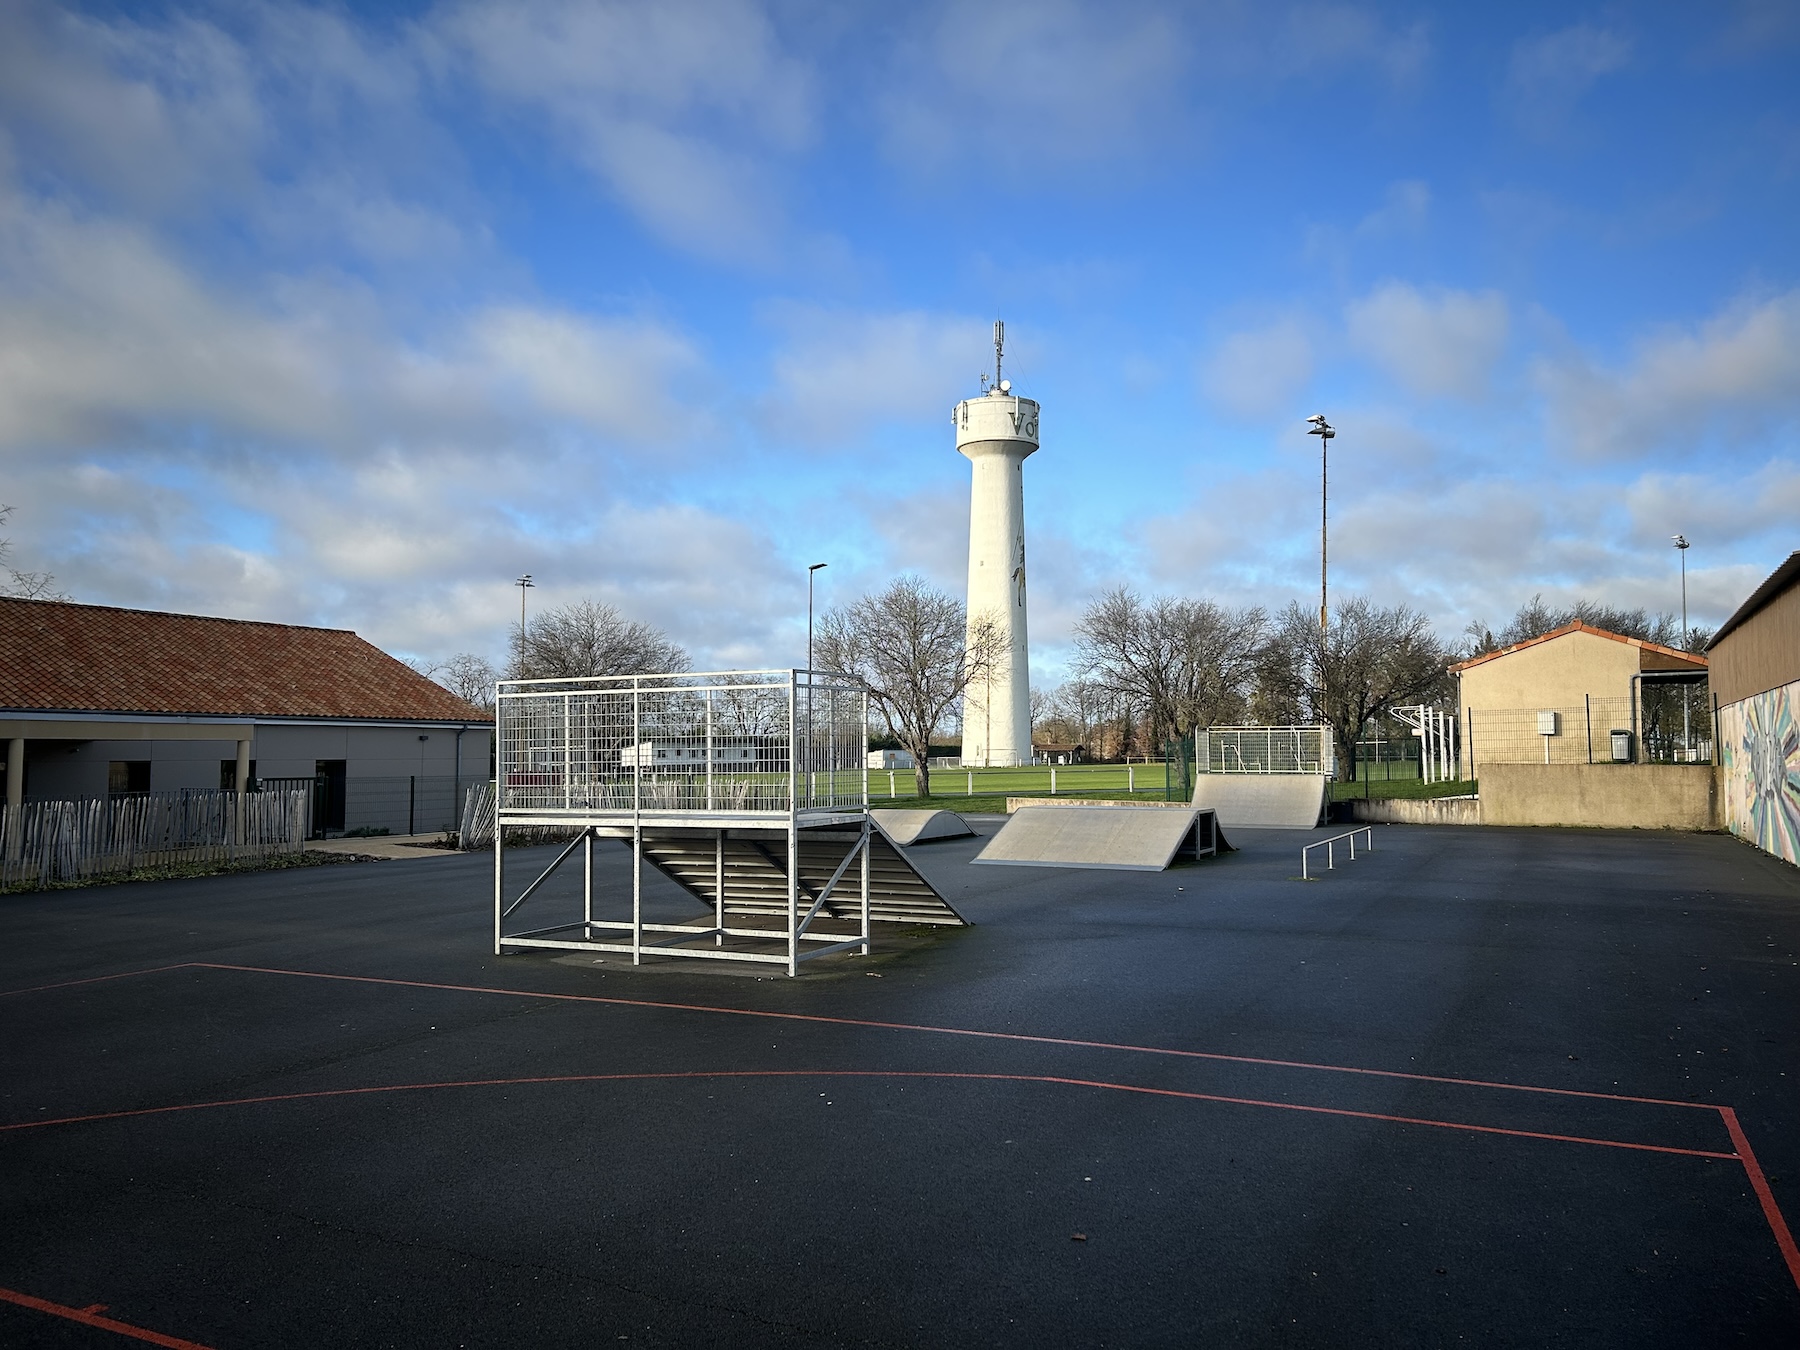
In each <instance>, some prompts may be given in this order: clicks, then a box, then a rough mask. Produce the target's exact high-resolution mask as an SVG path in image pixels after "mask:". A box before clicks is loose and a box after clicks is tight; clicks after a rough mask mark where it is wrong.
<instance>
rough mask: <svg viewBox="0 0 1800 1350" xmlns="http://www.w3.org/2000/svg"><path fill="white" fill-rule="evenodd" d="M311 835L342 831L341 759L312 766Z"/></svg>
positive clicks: (328, 760)
mask: <svg viewBox="0 0 1800 1350" xmlns="http://www.w3.org/2000/svg"><path fill="white" fill-rule="evenodd" d="M313 768H314V771H315V774H316V777H315V778H314V779H313V833H314V834H315V835H324V834H326V833H328V832H329V831H332V830H336V831H338V833H340V834H341V833H343V830H344V769H345V761H343V760H341V759H321V760H317V761H315V762H314V765H313Z"/></svg>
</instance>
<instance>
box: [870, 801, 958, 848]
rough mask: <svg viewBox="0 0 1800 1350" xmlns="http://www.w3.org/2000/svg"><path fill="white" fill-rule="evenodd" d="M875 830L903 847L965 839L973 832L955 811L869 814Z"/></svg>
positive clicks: (879, 812)
mask: <svg viewBox="0 0 1800 1350" xmlns="http://www.w3.org/2000/svg"><path fill="white" fill-rule="evenodd" d="M869 819H870V820H872V821H874V822H875V827H876V828H877V829H878V830H880V831H881V832H882V833H883V834H885V835H886V836H887V837H888V838H889V839H891V840H892V841H893V842H894V843H896V844H900V845H902V846H907V845H911V844H930V843H935V842H936V841H937V840H939V839H967V838H968V837H969V836H970V835H972V834H974V833H975V829H974V827H973V826H972V825H970V824H969V822H968V821H966V820H964V819H963V818H962V817H961V816H959V815H957V814H956V812H954V811H873V810H872V811H870V812H869Z"/></svg>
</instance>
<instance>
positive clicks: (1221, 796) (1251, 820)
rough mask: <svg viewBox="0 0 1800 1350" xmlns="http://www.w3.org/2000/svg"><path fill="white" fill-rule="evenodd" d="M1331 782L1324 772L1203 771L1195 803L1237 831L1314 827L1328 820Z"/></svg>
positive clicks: (1195, 794)
mask: <svg viewBox="0 0 1800 1350" xmlns="http://www.w3.org/2000/svg"><path fill="white" fill-rule="evenodd" d="M1330 782H1331V780H1330V779H1329V778H1328V777H1327V776H1326V775H1324V774H1322V773H1202V774H1198V775H1196V776H1195V779H1194V802H1193V804H1194V805H1195V806H1202V807H1207V808H1209V809H1210V810H1213V811H1216V812H1217V813H1218V816H1219V823H1220V824H1221V825H1225V826H1228V827H1230V828H1231V829H1234V830H1239V829H1253V830H1255V829H1274V830H1310V829H1313V828H1314V827H1315V826H1318V825H1322V824H1324V822H1325V793H1326V789H1327V788H1328V787H1329V785H1330Z"/></svg>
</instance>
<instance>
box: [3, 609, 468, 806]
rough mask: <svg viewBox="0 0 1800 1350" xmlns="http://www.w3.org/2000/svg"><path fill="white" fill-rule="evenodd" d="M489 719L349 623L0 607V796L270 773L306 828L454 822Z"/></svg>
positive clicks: (225, 782)
mask: <svg viewBox="0 0 1800 1350" xmlns="http://www.w3.org/2000/svg"><path fill="white" fill-rule="evenodd" d="M492 733H493V717H492V715H491V714H489V713H486V712H484V711H482V710H481V709H480V708H477V707H475V706H473V705H472V704H468V703H464V702H463V701H462V700H461V699H459V698H457V697H455V696H454V695H453V694H451V693H450V692H449V691H448V690H446V689H444V688H442V687H440V686H439V685H437V684H435V683H433V682H432V681H431V680H428V679H426V678H425V677H424V676H422V675H420V674H419V673H418V672H416V671H414V670H413V669H411V668H410V667H409V666H407V665H405V664H404V663H403V662H400V661H397V660H395V659H394V658H393V657H391V656H389V655H387V654H386V653H385V652H383V651H381V650H380V649H378V648H376V647H374V646H372V645H370V644H369V643H367V642H365V641H363V640H362V639H361V638H359V637H357V636H356V634H355V633H352V632H348V631H345V630H341V629H333V628H305V627H300V626H298V625H293V624H274V623H253V622H246V621H243V620H238V619H214V618H206V617H202V616H199V615H191V614H163V613H157V612H154V611H147V610H133V609H114V608H110V607H106V606H101V605H73V604H62V603H56V602H50V601H41V600H12V599H0V743H4V745H5V748H6V755H5V763H4V766H3V767H0V777H3V779H4V792H5V798H4V799H5V801H7V802H8V803H9V804H17V803H19V802H20V801H40V800H54V799H80V798H91V797H106V796H117V795H119V794H121V793H129V792H168V791H175V790H178V789H182V788H213V789H218V788H229V789H237V788H239V787H241V786H257V785H260V784H270V783H276V782H280V783H282V784H284V785H297V784H307V785H310V786H311V787H312V788H313V791H314V812H313V814H314V820H313V826H314V832H315V833H338V832H341V831H345V830H356V829H387V830H389V831H391V832H393V833H406V832H420V833H422V832H425V831H432V830H438V829H446V828H451V827H453V826H454V823H455V821H456V817H457V813H458V810H459V807H460V802H461V798H462V791H463V789H464V788H465V787H466V786H468V785H469V784H471V783H475V782H481V781H484V780H486V779H487V778H488V776H489V763H490V746H491V743H492Z"/></svg>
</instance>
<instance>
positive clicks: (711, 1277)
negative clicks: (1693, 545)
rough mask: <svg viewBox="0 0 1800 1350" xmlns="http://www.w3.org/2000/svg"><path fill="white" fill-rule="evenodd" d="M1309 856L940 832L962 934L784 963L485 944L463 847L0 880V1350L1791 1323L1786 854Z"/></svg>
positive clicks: (1643, 836) (1512, 1336) (606, 868)
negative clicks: (1121, 862) (1018, 853)
mask: <svg viewBox="0 0 1800 1350" xmlns="http://www.w3.org/2000/svg"><path fill="white" fill-rule="evenodd" d="M983 828H984V829H986V830H990V831H991V830H992V828H994V826H993V824H992V823H988V824H985V825H984V826H983ZM1322 837H1324V834H1323V832H1309V833H1300V832H1291V833H1290V832H1279V831H1263V832H1251V833H1246V834H1245V836H1244V837H1243V838H1241V839H1239V840H1238V841H1237V842H1238V843H1240V844H1242V845H1243V849H1242V851H1241V852H1238V853H1234V854H1230V855H1228V856H1226V857H1224V858H1221V859H1218V860H1215V861H1212V862H1205V863H1201V864H1199V865H1196V866H1193V867H1188V868H1183V869H1178V870H1175V871H1171V872H1166V873H1151V874H1138V873H1121V872H1106V873H1093V872H1079V871H1070V870H1047V869H1035V868H991V867H971V866H970V865H969V860H970V858H971V857H973V855H974V853H975V852H976V850H977V849H978V848H979V847H980V845H981V842H982V841H981V840H968V841H957V842H951V843H944V844H937V845H930V846H925V847H921V848H918V849H915V850H913V855H914V857H915V858H916V860H917V861H918V863H919V865H920V867H921V868H922V869H923V870H924V871H925V872H926V873H927V874H928V875H930V876H931V877H932V878H933V879H934V880H935V882H936V883H937V884H938V885H939V887H940V888H941V889H942V890H943V892H944V893H945V894H946V896H948V897H949V898H950V899H951V900H952V901H953V902H954V903H955V904H956V905H957V906H958V907H959V908H960V909H961V910H962V911H963V913H964V914H966V915H967V916H968V917H969V918H970V919H971V920H973V921H974V924H975V925H976V926H974V927H972V928H967V929H958V930H939V931H937V932H935V933H923V934H920V933H915V934H911V935H908V936H906V937H905V939H904V940H903V941H901V942H898V943H893V944H890V945H889V946H888V947H887V948H885V949H882V950H878V952H877V954H876V955H875V956H874V957H872V958H867V959H864V958H846V959H842V960H839V961H838V962H837V963H836V964H835V965H833V964H828V963H825V962H822V963H820V966H819V967H818V968H817V969H816V970H813V971H812V972H811V973H809V974H807V975H805V976H803V977H802V978H800V979H798V980H788V979H786V978H782V977H773V978H771V977H768V976H766V975H762V976H760V977H759V974H758V972H757V970H756V968H753V967H742V968H727V969H726V970H719V969H716V968H713V967H708V968H706V969H704V970H698V971H696V970H692V969H689V968H687V967H682V966H679V965H677V964H675V963H673V962H667V961H665V962H663V963H661V964H656V965H648V966H645V967H643V968H641V969H633V968H632V967H630V966H629V965H627V964H622V963H621V961H620V960H618V959H608V960H607V961H606V962H604V963H597V962H595V961H594V959H593V958H592V957H591V956H590V955H588V954H585V953H584V954H579V955H570V956H568V957H548V956H543V955H524V956H509V957H506V958H504V959H499V958H495V957H493V956H492V955H490V954H489V953H488V929H489V924H490V922H491V920H490V913H489V910H488V908H487V897H488V891H487V887H488V883H489V868H490V861H489V859H488V858H485V857H482V856H433V857H427V858H423V859H421V860H419V861H407V862H386V863H375V864H364V865H357V866H341V867H333V868H313V869H300V870H295V871H289V872H276V873H268V874H264V875H256V876H231V877H220V878H212V879H205V880H189V881H171V882H155V883H143V884H136V885H125V886H114V887H102V888H95V889H92V890H86V891H64V892H56V893H50V894H37V895H25V896H9V897H6V898H4V899H3V900H0V1015H3V1016H4V1018H5V1025H6V1029H7V1035H6V1036H5V1037H4V1038H0V1081H3V1082H4V1084H5V1087H4V1096H3V1097H0V1167H4V1175H5V1177H6V1182H7V1184H6V1185H5V1186H4V1187H0V1231H3V1232H4V1233H5V1234H6V1238H5V1241H4V1242H3V1243H0V1344H5V1345H8V1346H39V1345H43V1346H50V1345H58V1346H62V1345H83V1346H101V1345H128V1344H132V1343H140V1344H141V1343H145V1342H148V1343H151V1344H158V1345H164V1346H178V1347H193V1346H201V1347H212V1348H213V1350H225V1348H226V1347H239V1346H320V1345H330V1346H360V1345H370V1346H375V1345H383V1346H386V1345H401V1346H415V1345H416V1346H439V1345H531V1346H576V1345H580V1346H593V1345H613V1344H636V1345H669V1346H679V1345H698V1344H706V1345H732V1346H740V1345H752V1346H754V1345H819V1346H837V1345H876V1346H946V1345H1016V1346H1042V1345H1065V1344H1067V1345H1120V1346H1155V1345H1168V1346H1192V1345H1205V1346H1321V1347H1323V1346H1329V1347H1382V1348H1383V1350H1386V1347H1392V1346H1412V1345H1419V1346H1426V1345H1429V1346H1438V1345H1458V1344H1467V1345H1481V1346H1544V1345H1569V1346H1583V1347H1593V1346H1619V1347H1634V1350H1635V1348H1638V1347H1680V1348H1681V1350H1688V1348H1689V1347H1694V1346H1701V1345H1721V1344H1734V1345H1736V1344H1742V1345H1791V1344H1793V1343H1794V1342H1795V1340H1796V1339H1797V1338H1800V1253H1797V1252H1796V1250H1795V1247H1794V1244H1793V1240H1792V1237H1791V1234H1790V1233H1789V1231H1788V1229H1787V1227H1786V1224H1787V1221H1788V1218H1791V1216H1794V1215H1796V1214H1797V1213H1800V1132H1796V1131H1795V1129H1794V1128H1793V1123H1794V1121H1795V1120H1796V1119H1800V1042H1797V1040H1796V1037H1795V1036H1794V1032H1793V1029H1794V1027H1795V1026H1796V1025H1800V874H1797V873H1796V872H1795V871H1794V869H1792V868H1788V867H1785V866H1783V865H1781V864H1779V863H1776V862H1774V861H1772V860H1771V859H1769V858H1768V857H1766V856H1765V855H1762V854H1759V853H1757V852H1755V851H1753V850H1751V849H1749V848H1747V847H1745V846H1744V845H1742V844H1739V843H1738V842H1736V841H1734V840H1732V839H1729V838H1726V837H1722V836H1704V835H1673V834H1660V833H1651V832H1643V833H1639V832H1605V831H1586V830H1584V831H1554V830H1539V831H1533V830H1502V829H1485V830H1484V829H1456V828H1440V829H1435V830H1434V829H1431V828H1424V827H1419V828H1407V827H1397V826H1396V827H1378V828H1377V831H1376V835H1375V843H1376V848H1375V852H1374V853H1373V854H1369V853H1366V852H1361V853H1360V854H1359V858H1358V860H1357V861H1356V862H1355V863H1354V864H1352V865H1347V866H1340V867H1339V868H1338V870H1336V871H1334V872H1332V873H1330V874H1329V875H1328V876H1327V878H1326V879H1325V880H1323V881H1319V882H1315V883H1311V884H1307V883H1302V882H1299V881H1296V880H1294V879H1293V878H1294V877H1296V876H1297V875H1298V871H1299V857H1298V854H1299V846H1300V843H1301V842H1302V841H1303V840H1306V839H1313V838H1322ZM538 852H539V854H540V856H543V857H544V858H545V859H546V860H548V857H549V856H551V851H549V850H540V851H538ZM526 861H527V860H526V858H525V857H524V856H523V853H522V854H521V856H520V859H519V863H520V864H523V863H524V862H526ZM596 863H597V867H596V871H597V873H598V874H599V880H600V882H601V883H602V885H603V886H606V885H611V886H617V885H618V884H619V883H621V882H622V880H623V878H624V876H625V863H626V856H625V854H624V853H623V851H622V850H615V849H612V848H610V847H609V848H608V849H606V850H605V851H603V852H601V853H600V854H598V855H597V858H596ZM550 884H551V886H555V885H563V884H566V885H567V886H568V887H570V888H571V890H572V888H573V887H575V886H576V885H578V884H579V880H578V878H577V877H574V876H569V877H566V878H559V879H557V880H556V881H553V882H552V883H550ZM650 885H651V886H662V885H666V883H662V882H660V881H655V882H653V883H650ZM647 889H648V887H647ZM668 898H669V897H668V896H664V897H663V899H664V900H667V899H668ZM1784 1216H1787V1217H1784Z"/></svg>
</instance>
